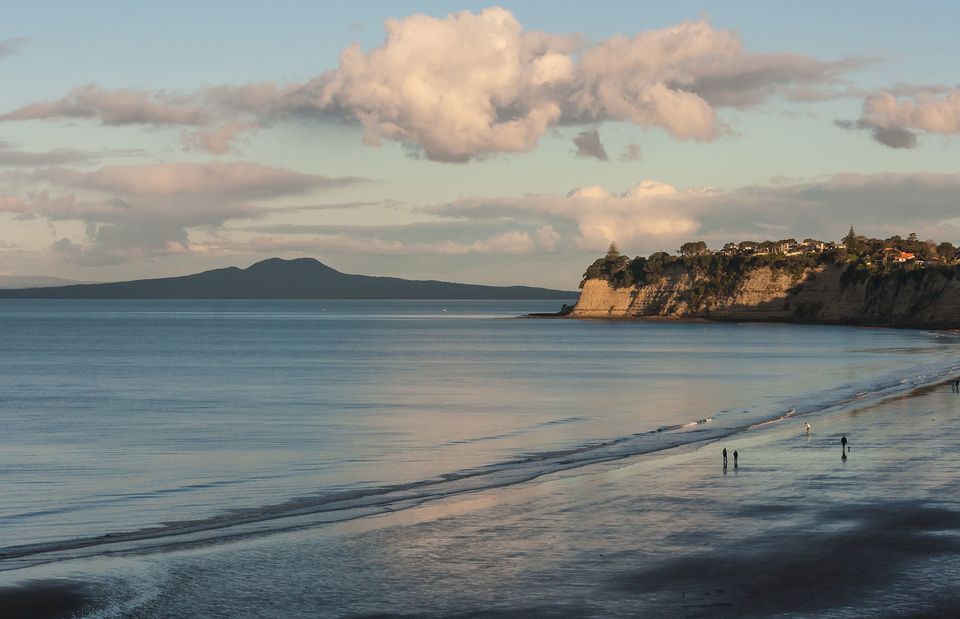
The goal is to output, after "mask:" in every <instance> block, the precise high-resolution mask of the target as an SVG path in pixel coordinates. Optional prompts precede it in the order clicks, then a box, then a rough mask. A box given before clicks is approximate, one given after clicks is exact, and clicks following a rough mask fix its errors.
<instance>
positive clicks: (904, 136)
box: [833, 120, 917, 148]
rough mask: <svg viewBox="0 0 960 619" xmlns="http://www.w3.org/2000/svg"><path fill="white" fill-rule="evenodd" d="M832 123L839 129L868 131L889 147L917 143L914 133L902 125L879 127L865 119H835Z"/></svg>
mask: <svg viewBox="0 0 960 619" xmlns="http://www.w3.org/2000/svg"><path fill="white" fill-rule="evenodd" d="M833 124H834V125H836V126H837V127H840V128H841V129H848V130H864V131H869V132H870V133H871V135H872V136H873V139H874V140H876V141H877V142H880V143H881V144H883V145H884V146H889V147H890V148H914V147H916V145H917V136H916V134H915V133H913V132H912V131H910V130H908V129H904V128H903V127H897V126H895V125H894V126H890V127H881V126H878V125H873V124H871V123H869V122H867V121H865V120H835V121H833Z"/></svg>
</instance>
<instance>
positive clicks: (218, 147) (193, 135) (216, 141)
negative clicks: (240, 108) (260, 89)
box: [180, 121, 260, 155]
mask: <svg viewBox="0 0 960 619" xmlns="http://www.w3.org/2000/svg"><path fill="white" fill-rule="evenodd" d="M259 130H260V125H259V124H258V123H255V122H252V121H234V122H227V123H224V124H222V125H220V126H219V127H214V128H212V129H205V128H201V129H195V130H193V131H185V132H183V133H182V134H181V136H180V142H181V144H182V145H183V147H184V149H185V150H195V151H201V152H206V153H210V154H213V155H224V154H226V153H228V152H230V151H232V150H236V144H237V142H238V141H240V140H241V139H242V138H243V137H245V136H249V135H250V134H253V133H256V132H258V131H259Z"/></svg>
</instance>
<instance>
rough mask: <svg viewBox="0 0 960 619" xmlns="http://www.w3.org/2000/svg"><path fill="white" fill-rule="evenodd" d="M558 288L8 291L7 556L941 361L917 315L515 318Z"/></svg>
mask: <svg viewBox="0 0 960 619" xmlns="http://www.w3.org/2000/svg"><path fill="white" fill-rule="evenodd" d="M557 305H558V303H557V302H555V301H544V302H530V301H524V302H472V301H471V302H389V301H386V302H379V301H378V302H348V301H340V302H334V301H322V302H319V301H318V302H314V301H297V302H285V301H283V302H281V301H269V302H254V301H85V302H76V301H70V302H67V301H18V300H5V301H2V302H0V419H2V424H3V425H2V430H3V431H2V432H0V497H2V499H0V554H2V553H3V552H10V551H11V549H16V548H19V547H22V546H24V545H37V544H40V545H43V544H48V545H50V546H49V547H51V548H57V547H59V546H58V544H61V543H62V542H69V541H70V540H78V539H82V538H87V537H90V536H101V535H107V534H110V535H111V536H114V537H116V536H121V537H122V535H124V534H126V533H128V532H131V531H137V530H141V529H145V528H150V527H159V526H161V525H169V523H173V524H174V526H182V524H183V523H188V522H196V521H199V520H201V519H209V520H208V521H207V522H213V523H218V526H221V525H233V524H245V523H246V521H244V522H239V521H231V520H230V518H231V517H235V515H236V514H238V513H239V514H246V516H245V518H246V519H247V520H248V521H252V522H262V521H265V520H270V518H272V516H271V514H273V515H275V514H276V513H278V511H279V512H282V513H283V514H287V513H293V510H297V509H299V510H302V511H306V512H311V513H317V512H323V511H324V510H325V509H326V507H325V506H330V505H333V506H334V507H336V508H337V512H338V513H341V512H343V508H344V507H349V508H351V509H358V508H359V509H368V510H369V509H373V508H376V509H391V508H393V507H396V506H397V505H401V504H402V503H403V501H422V500H424V499H425V498H435V497H436V496H437V495H444V494H453V493H456V492H461V491H463V490H469V489H473V488H475V487H477V488H482V487H489V486H498V485H510V484H512V483H514V482H517V481H523V480H524V479H529V478H531V477H535V476H537V475H539V474H541V473H543V472H544V471H549V470H554V469H556V468H569V467H576V466H579V465H582V464H587V463H590V462H595V461H604V460H609V459H615V458H620V457H622V456H624V455H629V454H638V453H645V452H647V451H653V450H656V449H659V448H662V447H664V446H667V445H675V444H681V443H684V442H691V443H694V442H697V441H701V440H704V439H709V438H712V437H716V436H725V435H728V434H730V433H735V432H738V431H740V430H742V429H743V428H746V427H749V426H751V425H753V424H756V423H762V422H763V421H765V420H769V419H775V418H780V417H783V416H784V415H786V416H790V415H795V416H798V417H801V416H804V415H816V414H818V412H821V411H825V410H830V409H831V407H834V408H835V407H837V406H839V405H842V404H843V403H845V402H849V401H850V400H856V399H858V398H859V399H863V400H868V399H869V398H873V397H877V396H878V395H884V394H891V393H896V392H898V391H900V390H906V389H908V388H910V387H911V386H913V385H916V384H922V383H925V382H929V381H930V380H933V379H934V378H935V377H937V376H942V375H944V374H945V373H946V372H949V371H952V367H951V366H952V364H954V363H955V362H956V361H955V359H954V358H953V352H954V350H955V348H954V346H955V342H954V340H953V338H951V337H947V336H944V335H942V334H936V333H927V332H922V331H911V330H881V329H861V328H844V327H825V326H824V327H821V326H809V325H773V324H770V325H766V324H733V323H726V324H677V323H651V322H599V321H596V322H595V321H574V320H551V319H523V320H517V319H513V318H514V317H516V316H519V315H523V314H526V313H528V312H535V311H551V310H554V309H555V308H556V306H557ZM698 421H700V423H697V422H698ZM551 467H553V468H551ZM470 484H473V485H470ZM238 510H247V511H238ZM224 518H226V520H224ZM218 519H219V520H218ZM177 523H180V524H177ZM0 563H2V562H0ZM7 569H9V566H8V568H7Z"/></svg>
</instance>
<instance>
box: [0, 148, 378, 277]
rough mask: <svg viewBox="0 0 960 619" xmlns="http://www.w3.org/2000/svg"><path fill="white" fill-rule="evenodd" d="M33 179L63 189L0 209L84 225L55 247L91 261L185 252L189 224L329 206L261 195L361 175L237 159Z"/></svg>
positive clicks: (43, 173) (0, 199)
mask: <svg viewBox="0 0 960 619" xmlns="http://www.w3.org/2000/svg"><path fill="white" fill-rule="evenodd" d="M31 178H32V179H33V180H35V181H42V182H45V183H48V184H50V185H52V186H55V187H57V188H59V189H61V190H62V191H63V192H62V193H60V194H58V195H55V196H54V195H51V194H50V193H49V192H47V191H41V192H33V193H28V194H26V195H25V196H22V197H21V196H10V195H6V196H0V212H7V213H11V214H13V215H14V216H16V217H18V218H20V219H46V220H48V221H51V222H54V221H78V222H81V223H83V224H84V229H85V237H84V239H82V240H76V239H67V240H66V241H64V240H63V239H60V240H58V241H57V242H56V244H54V246H53V247H52V249H54V250H55V251H56V252H58V253H59V254H60V255H62V256H64V257H66V258H68V259H71V260H73V261H74V262H75V263H77V264H83V265H90V266H104V265H111V264H119V263H121V262H125V261H127V260H129V259H131V258H144V259H152V258H154V257H157V256H161V255H168V254H171V253H183V252H188V251H190V250H191V244H190V232H191V231H193V230H202V231H205V232H207V233H208V234H215V233H216V232H217V231H218V230H220V229H221V228H222V227H223V226H224V224H225V223H226V222H229V221H237V220H243V219H258V218H263V217H266V216H268V215H270V214H273V213H276V212H290V211H291V210H295V211H298V210H312V209H314V208H319V207H322V206H329V205H305V206H295V207H291V208H290V209H286V210H284V209H283V207H274V208H267V207H264V206H262V205H259V204H257V201H258V200H262V199H276V198H284V197H294V196H301V195H304V194H307V193H310V192H313V191H315V190H320V189H329V188H335V187H340V186H345V185H349V184H354V183H359V182H362V180H363V179H358V178H353V177H327V176H321V175H315V174H304V173H301V172H295V171H292V170H287V169H283V168H273V167H267V166H261V165H257V164H252V163H242V162H236V163H220V162H209V163H203V164H201V163H160V164H149V165H124V166H108V167H103V168H100V169H98V170H93V171H79V170H74V169H66V168H46V169H42V170H39V171H36V172H34V173H32V175H31ZM335 206H337V207H344V208H348V207H349V205H344V204H339V205H335Z"/></svg>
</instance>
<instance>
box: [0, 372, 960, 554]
mask: <svg viewBox="0 0 960 619" xmlns="http://www.w3.org/2000/svg"><path fill="white" fill-rule="evenodd" d="M958 369H960V368H958V367H957V366H951V367H950V368H947V369H943V370H942V371H941V372H940V374H939V375H937V376H935V377H933V378H930V379H929V380H927V381H926V382H923V383H920V384H913V385H910V386H908V387H906V388H903V389H898V387H900V385H902V383H897V384H892V385H889V386H887V387H881V388H879V389H878V390H876V391H874V392H872V395H873V399H866V400H865V399H864V396H865V395H869V392H868V393H867V394H865V393H864V392H856V393H855V394H854V395H851V396H849V397H847V398H845V399H840V400H836V401H833V402H830V403H828V404H826V405H824V406H822V407H821V408H817V409H813V410H808V411H803V412H801V413H800V414H796V411H795V410H793V409H791V410H790V411H786V412H784V413H782V414H780V415H778V416H776V417H771V418H768V419H762V420H755V421H751V422H747V423H740V424H738V425H733V426H727V427H719V426H715V424H712V423H711V422H713V417H706V418H701V419H699V420H696V421H691V422H687V423H681V424H676V425H672V426H665V427H661V428H658V429H655V430H648V431H643V432H640V433H637V434H632V435H627V436H620V437H613V438H610V439H608V440H605V441H602V442H599V443H591V444H586V445H580V446H576V447H571V448H569V449H562V450H558V451H553V452H543V453H538V454H531V455H529V456H527V457H525V458H522V459H518V460H508V461H502V462H495V463H492V464H488V465H485V466H481V467H479V468H477V469H467V470H462V471H454V472H450V473H446V474H444V475H441V476H439V477H437V478H431V479H424V480H418V481H412V482H408V483H404V484H399V485H393V486H382V487H377V488H371V489H368V490H366V491H363V490H349V491H343V492H339V493H333V494H320V495H312V496H311V495H307V496H302V497H298V498H295V499H291V500H290V501H287V502H283V503H278V504H270V505H263V506H259V507H256V508H248V509H241V510H234V511H231V512H226V513H223V514H220V515H218V516H213V517H209V518H202V519H197V520H186V521H179V522H169V523H165V524H163V525H159V526H156V527H148V528H144V529H137V530H128V531H119V532H112V533H106V534H103V535H94V536H88V537H81V538H75V539H72V540H56V541H52V542H42V543H37V544H26V545H20V546H10V547H7V548H4V549H2V550H0V573H3V572H11V573H12V572H16V571H18V570H22V569H27V568H30V567H33V566H35V565H43V564H48V563H61V562H63V561H72V560H76V559H84V558H90V557H97V556H103V555H109V554H114V553H128V552H148V553H153V552H164V551H171V550H175V549H177V548H180V547H183V546H188V547H189V546H192V545H195V544H213V545H217V544H220V543H229V542H231V541H233V540H235V539H236V538H248V537H264V536H269V535H272V534H277V533H281V532H284V531H287V530H290V529H300V528H312V527H316V526H323V525H325V524H332V523H336V522H344V521H353V520H357V519H363V518H366V517H368V516H378V515H384V514H388V513H394V512H399V511H404V510H406V509H409V508H411V507H417V506H420V505H423V504H427V503H433V502H437V501H445V500H450V499H453V498H455V497H458V496H463V495H466V494H471V493H477V492H488V491H496V490H502V489H505V488H512V487H517V486H522V485H524V484H526V483H527V482H531V481H534V480H537V479H541V478H544V477H551V476H554V475H558V474H563V473H565V472H569V471H577V470H588V469H590V467H592V466H594V465H597V464H605V463H606V464H616V463H620V462H628V461H629V460H631V459H635V458H644V457H649V456H664V457H668V456H669V455H671V454H672V453H674V452H676V451H678V450H684V449H690V448H693V449H695V450H697V449H699V448H700V447H702V446H704V445H706V444H710V443H714V442H717V441H720V440H724V439H729V438H731V437H736V436H740V435H743V436H749V435H750V433H752V432H756V431H762V430H767V429H775V428H779V427H782V423H783V422H785V421H793V420H800V419H811V420H812V419H817V418H821V417H829V416H833V415H837V414H841V413H844V412H850V411H861V410H866V409H869V408H872V407H876V406H880V405H882V404H884V403H886V402H889V401H894V400H904V399H910V398H914V397H918V396H922V395H924V394H926V393H928V392H931V391H935V390H936V389H937V388H939V387H941V386H945V385H946V384H947V383H948V382H950V381H951V380H953V379H952V375H953V374H954V373H955V372H956V371H957V370H958ZM948 376H951V378H948ZM889 389H898V390H896V391H893V392H891V393H885V391H887V390H889ZM687 437H691V438H690V439H689V440H682V439H684V438H687ZM671 438H673V439H674V440H670V439H671ZM661 439H662V440H661ZM644 441H652V444H646V443H644ZM448 486H449V487H448ZM437 489H439V490H437ZM5 563H6V564H7V565H5Z"/></svg>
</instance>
